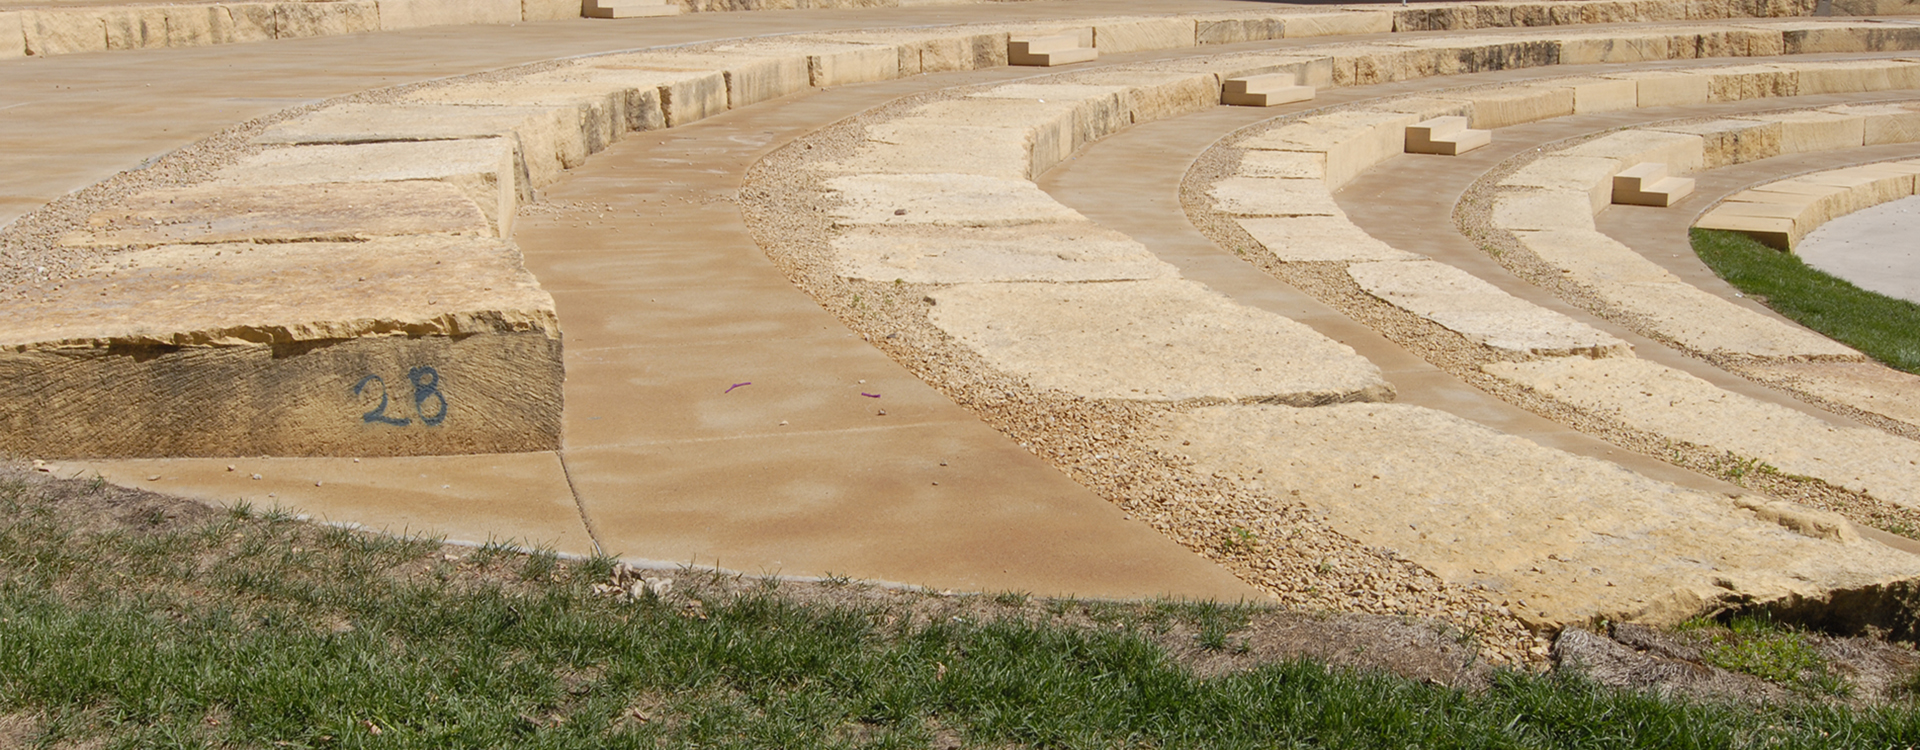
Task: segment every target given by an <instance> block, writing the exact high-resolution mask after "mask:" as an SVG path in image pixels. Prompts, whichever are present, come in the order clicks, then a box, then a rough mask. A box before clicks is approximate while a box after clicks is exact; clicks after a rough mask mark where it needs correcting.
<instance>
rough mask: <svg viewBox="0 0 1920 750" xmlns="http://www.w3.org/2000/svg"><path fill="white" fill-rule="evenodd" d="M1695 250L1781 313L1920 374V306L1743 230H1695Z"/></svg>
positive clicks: (1717, 270)
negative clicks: (1857, 282)
mask: <svg viewBox="0 0 1920 750" xmlns="http://www.w3.org/2000/svg"><path fill="white" fill-rule="evenodd" d="M1693 250H1694V252H1696V253H1699V255H1700V258H1701V260H1704V261H1706V263H1707V266H1708V267H1710V268H1712V269H1713V272H1714V273H1717V274H1719V275H1720V278H1723V279H1726V280H1727V282H1728V283H1730V284H1733V286H1734V287H1735V288H1737V289H1739V290H1740V291H1741V292H1744V293H1745V294H1747V295H1748V296H1750V297H1753V298H1754V299H1755V300H1757V301H1759V302H1760V303H1761V304H1764V305H1766V306H1767V307H1770V308H1773V309H1774V310H1775V311H1776V312H1779V313H1780V314H1781V315H1784V316H1786V317H1788V318H1790V319H1792V320H1793V321H1795V322H1797V323H1799V324H1801V325H1803V326H1806V327H1808V328H1811V329H1813V330H1815V331H1819V332H1820V333H1822V334H1825V335H1826V336H1827V337H1829V338H1832V339H1833V340H1835V341H1838V342H1840V343H1843V344H1846V345H1847V346H1851V347H1853V348H1855V349H1858V350H1860V351H1861V352H1862V353H1864V354H1866V355H1867V356H1869V357H1872V358H1874V359H1877V360H1880V361H1881V362H1884V363H1886V364H1888V365H1889V366H1892V367H1895V368H1898V369H1901V370H1905V371H1907V372H1911V373H1916V374H1920V305H1916V304H1914V303H1912V302H1908V301H1906V300H1902V299H1895V298H1892V297H1888V296H1885V295H1881V294H1877V293H1874V292H1869V291H1867V290H1865V289H1861V288H1860V287H1857V286H1854V285H1853V284H1851V283H1848V282H1847V281H1846V280H1844V279H1840V278H1836V277H1833V276H1830V275H1828V274H1826V273H1825V272H1822V271H1819V270H1817V269H1814V268H1811V267H1808V266H1807V264H1805V263H1802V262H1800V258H1799V257H1798V256H1796V255H1794V254H1793V253H1784V252H1780V251H1779V250H1775V249H1773V248H1771V247H1768V246H1767V245H1764V244H1761V243H1760V241H1758V240H1755V239H1753V238H1751V237H1748V236H1747V235H1744V234H1741V233H1739V232H1726V231H1719V230H1712V229H1695V230H1693Z"/></svg>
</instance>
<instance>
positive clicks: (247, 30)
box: [220, 3, 276, 42]
mask: <svg viewBox="0 0 1920 750" xmlns="http://www.w3.org/2000/svg"><path fill="white" fill-rule="evenodd" d="M275 5H276V3H223V4H221V6H220V7H222V8H225V9H226V11H227V16H228V18H229V20H231V22H232V23H233V39H232V41H234V42H264V41H267V40H269V39H274V38H275V37H274V33H275V31H276V29H275V26H274V24H275V23H276V21H275V20H274V12H273V11H274V6H275Z"/></svg>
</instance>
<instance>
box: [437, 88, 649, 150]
mask: <svg viewBox="0 0 1920 750" xmlns="http://www.w3.org/2000/svg"><path fill="white" fill-rule="evenodd" d="M402 101H407V102H415V103H420V104H460V105H468V106H483V107H484V106H504V107H540V108H555V109H563V110H564V109H572V110H573V112H571V113H568V114H564V115H563V117H567V118H568V119H570V120H571V121H572V122H570V123H568V124H569V125H570V126H571V127H575V128H578V129H579V131H580V133H581V134H582V137H583V138H584V140H585V146H586V150H587V153H589V154H596V153H599V152H601V151H605V150H606V149H607V147H608V146H612V145H613V142H614V141H616V140H619V138H620V136H622V135H624V134H625V133H626V132H627V130H628V127H627V125H628V123H629V122H631V120H632V118H633V116H634V113H633V112H630V111H629V109H628V107H629V105H630V104H631V99H630V97H629V96H628V94H627V91H626V90H625V89H620V88H610V87H607V86H605V85H600V84H592V83H558V82H554V81H515V80H510V81H480V82H475V83H456V84H453V85H450V86H435V87H432V88H428V89H425V90H422V91H419V92H415V93H413V94H410V95H407V96H406V97H405V98H404V99H402Z"/></svg>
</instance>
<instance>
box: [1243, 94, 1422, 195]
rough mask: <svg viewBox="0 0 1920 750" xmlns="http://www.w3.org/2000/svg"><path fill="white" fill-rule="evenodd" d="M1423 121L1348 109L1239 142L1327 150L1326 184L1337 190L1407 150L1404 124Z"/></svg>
mask: <svg viewBox="0 0 1920 750" xmlns="http://www.w3.org/2000/svg"><path fill="white" fill-rule="evenodd" d="M1416 122H1419V120H1418V119H1417V116H1416V115H1410V114H1406V113H1402V112H1369V111H1364V110H1349V111H1345V112H1333V113H1329V114H1325V115H1315V116H1311V117H1305V118H1302V119H1301V120H1299V121H1298V122H1293V123H1289V124H1287V125H1283V126H1280V127H1278V128H1274V129H1272V130H1269V131H1267V132H1265V133H1262V134H1260V135H1258V136H1255V137H1253V138H1249V139H1247V140H1245V141H1241V142H1240V146H1241V147H1242V148H1247V149H1253V150H1267V151H1307V152H1317V153H1324V154H1326V160H1327V188H1328V189H1329V190H1338V189H1340V187H1341V186H1343V185H1345V184H1347V183H1348V182H1350V181H1352V180H1353V178H1354V177H1356V176H1358V175H1359V174H1360V173H1361V172H1364V171H1366V170H1368V169H1370V168H1372V167H1373V165H1375V164H1379V163H1380V162H1383V161H1386V160H1387V159H1388V158H1390V157H1392V156H1394V155H1396V154H1400V153H1403V152H1404V151H1405V150H1406V127H1407V126H1408V125H1412V124H1414V123H1416Z"/></svg>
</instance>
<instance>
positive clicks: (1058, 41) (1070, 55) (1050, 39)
mask: <svg viewBox="0 0 1920 750" xmlns="http://www.w3.org/2000/svg"><path fill="white" fill-rule="evenodd" d="M1099 56H1100V51H1099V50H1096V49H1094V48H1093V47H1090V46H1082V45H1081V43H1080V37H1079V36H1078V35H1075V34H1054V35H1052V36H1034V37H1025V38H1021V37H1014V38H1012V39H1009V40H1007V64H1008V65H1033V66H1038V67H1042V68H1050V67H1053V66H1055V65H1071V64H1073V63H1082V62H1090V61H1092V60H1093V59H1095V58H1097V57H1099Z"/></svg>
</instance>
